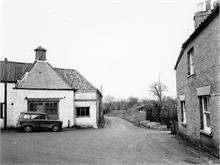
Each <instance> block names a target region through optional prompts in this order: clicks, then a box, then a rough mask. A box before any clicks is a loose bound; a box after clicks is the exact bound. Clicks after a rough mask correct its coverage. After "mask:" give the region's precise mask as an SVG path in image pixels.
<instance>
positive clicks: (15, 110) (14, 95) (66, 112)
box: [0, 83, 74, 128]
mask: <svg viewBox="0 0 220 165" xmlns="http://www.w3.org/2000/svg"><path fill="white" fill-rule="evenodd" d="M14 87H15V84H12V83H8V104H7V105H8V110H7V116H8V117H7V126H8V127H15V126H16V122H17V119H18V117H19V114H20V112H23V111H27V100H26V99H25V98H26V97H27V98H62V99H60V102H59V119H60V120H62V121H63V126H64V127H67V126H68V120H70V125H73V113H74V110H73V91H67V90H23V89H13V88H14ZM0 93H1V95H0V101H1V102H4V84H3V83H0ZM0 123H1V125H0V126H1V128H2V127H3V120H2V119H1V121H0Z"/></svg>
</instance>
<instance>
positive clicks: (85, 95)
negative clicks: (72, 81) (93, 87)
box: [75, 91, 96, 100]
mask: <svg viewBox="0 0 220 165" xmlns="http://www.w3.org/2000/svg"><path fill="white" fill-rule="evenodd" d="M75 99H88V100H89V99H96V91H88V92H85V91H77V92H76V94H75Z"/></svg>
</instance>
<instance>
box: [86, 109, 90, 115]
mask: <svg viewBox="0 0 220 165" xmlns="http://www.w3.org/2000/svg"><path fill="white" fill-rule="evenodd" d="M86 116H89V107H87V108H86Z"/></svg>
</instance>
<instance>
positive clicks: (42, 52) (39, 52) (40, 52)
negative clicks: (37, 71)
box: [34, 46, 47, 61]
mask: <svg viewBox="0 0 220 165" xmlns="http://www.w3.org/2000/svg"><path fill="white" fill-rule="evenodd" d="M34 51H35V52H36V55H35V61H37V60H39V61H46V60H47V59H46V52H47V50H46V49H44V48H43V47H41V46H39V47H37V48H36V49H34Z"/></svg>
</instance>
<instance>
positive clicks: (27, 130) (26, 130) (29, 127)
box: [24, 125, 32, 132]
mask: <svg viewBox="0 0 220 165" xmlns="http://www.w3.org/2000/svg"><path fill="white" fill-rule="evenodd" d="M24 131H25V132H31V131H32V127H31V126H29V125H27V126H25V127H24Z"/></svg>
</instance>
